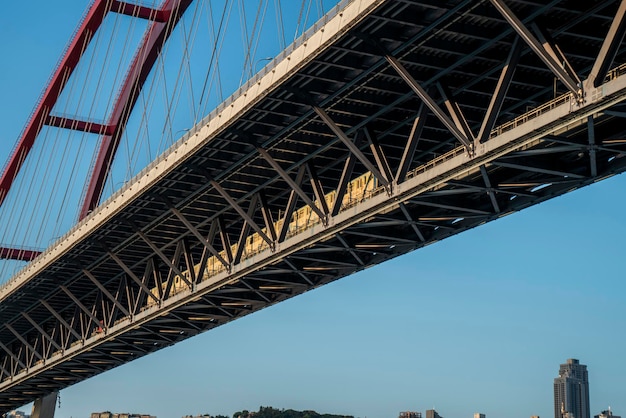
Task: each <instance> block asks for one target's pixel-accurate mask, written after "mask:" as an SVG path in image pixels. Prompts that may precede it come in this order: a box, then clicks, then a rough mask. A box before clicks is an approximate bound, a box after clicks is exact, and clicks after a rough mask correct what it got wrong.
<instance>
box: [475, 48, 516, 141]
mask: <svg viewBox="0 0 626 418" xmlns="http://www.w3.org/2000/svg"><path fill="white" fill-rule="evenodd" d="M521 50H522V48H521V45H520V42H519V38H515V41H514V42H513V46H512V47H511V51H509V55H508V57H507V59H506V62H505V63H504V67H503V68H502V72H501V73H500V78H499V79H498V83H497V84H496V89H495V92H494V94H493V95H492V96H491V100H490V101H489V106H488V107H487V112H486V113H485V118H484V119H483V123H482V125H481V126H480V131H479V132H478V136H477V137H476V139H477V140H478V142H480V143H482V142H485V141H486V140H488V139H489V135H490V134H491V130H492V129H493V127H494V126H495V124H496V120H497V119H498V115H499V114H500V109H501V108H502V104H503V103H504V99H505V98H506V94H507V92H508V90H509V86H510V85H511V81H512V80H513V75H514V74H515V68H516V67H517V64H518V63H519V58H520V54H521Z"/></svg>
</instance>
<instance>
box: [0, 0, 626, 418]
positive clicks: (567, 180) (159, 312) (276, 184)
mask: <svg viewBox="0 0 626 418" xmlns="http://www.w3.org/2000/svg"><path fill="white" fill-rule="evenodd" d="M441 3H442V2H441V1H438V0H432V1H408V0H407V1H403V0H388V1H383V0H362V1H353V2H349V3H347V4H346V5H345V9H343V10H342V11H341V12H339V13H336V14H333V15H332V16H328V17H327V18H326V19H325V21H324V22H323V24H320V25H319V26H318V27H316V28H314V30H313V31H311V32H310V33H308V34H307V35H306V36H305V37H304V38H303V39H300V40H299V41H298V42H296V43H295V44H294V45H292V46H291V47H289V48H288V49H287V50H286V51H285V52H284V53H283V55H282V56H281V57H279V58H278V59H277V60H276V62H275V63H274V65H273V66H270V67H269V68H267V69H266V70H265V71H264V73H262V74H260V75H259V76H258V77H256V78H254V79H252V80H251V81H250V82H249V83H247V84H246V85H245V86H244V87H243V88H242V89H241V90H240V91H238V92H237V93H236V94H235V95H234V96H233V97H231V98H230V99H229V100H228V101H226V102H225V103H224V104H223V105H221V106H220V107H219V108H218V109H216V110H215V111H214V112H213V113H212V114H210V115H209V116H208V117H207V118H206V119H205V120H204V121H203V122H202V123H201V124H200V125H199V126H197V127H196V128H195V130H193V131H191V132H189V133H188V134H187V135H186V136H185V137H183V138H181V140H180V141H179V142H178V143H177V144H176V145H175V146H174V147H173V148H172V149H170V151H168V153H167V154H166V155H163V156H162V157H160V158H159V159H158V160H157V161H155V162H154V163H153V164H152V165H151V166H149V167H148V168H147V169H145V170H144V171H143V172H142V173H140V175H139V176H138V177H137V178H136V179H135V180H134V181H133V182H132V183H131V184H129V185H128V186H127V187H125V188H124V189H123V190H121V191H120V192H118V193H117V194H115V195H114V196H112V197H111V198H110V199H109V200H108V201H107V202H105V203H104V204H103V205H101V207H100V208H98V209H97V210H96V211H95V212H94V213H92V214H91V215H90V216H88V217H87V218H86V219H85V220H84V221H83V222H81V223H80V224H79V225H77V226H76V227H75V228H74V229H73V230H72V231H70V233H69V234H68V235H67V236H65V237H64V238H62V239H61V240H59V241H58V242H57V243H56V244H55V245H54V246H53V247H51V248H50V249H48V250H47V251H46V252H44V253H43V254H42V255H41V256H39V257H38V258H37V259H35V260H34V261H33V262H32V263H31V264H29V266H28V267H27V268H26V269H25V270H24V271H23V272H22V273H20V274H19V275H18V276H16V277H15V278H14V279H13V280H12V281H11V282H9V283H8V284H7V285H6V286H5V287H4V288H3V289H2V290H1V291H0V301H1V303H0V316H1V318H2V322H3V323H2V328H1V334H0V380H1V382H0V391H1V392H2V393H0V411H6V410H10V409H12V408H14V407H16V406H20V405H23V404H25V403H27V402H28V401H30V400H32V399H35V398H38V397H41V396H42V395H44V394H46V393H49V392H52V391H54V390H58V389H60V388H63V387H66V386H68V385H71V384H73V383H76V382H78V381H81V380H83V379H85V378H87V377H89V376H92V375H95V374H98V373H101V372H103V371H105V370H108V369H110V368H112V367H115V366H118V365H120V364H124V363H126V362H128V361H131V360H133V359H135V358H138V357H140V356H143V355H145V354H148V353H151V352H153V351H156V350H158V349H160V348H163V347H166V346H169V345H172V344H174V343H176V342H178V341H180V340H183V339H185V338H188V337H190V336H193V335H195V334H198V333H200V332H203V331H206V330H209V329H211V328H214V327H216V326H219V325H221V324H223V323H225V322H228V321H231V320H233V319H236V318H239V317H241V316H243V315H246V314H248V313H251V312H254V311H255V310H258V309H261V308H263V307H265V306H268V305H271V304H274V303H277V302H280V301H282V300H284V299H287V298H289V297H292V296H294V295H297V294H300V293H302V292H305V291H307V290H309V289H311V288H314V287H317V286H320V285H323V284H326V283H328V282H330V281H333V280H336V279H338V278H341V277H344V276H346V275H349V274H352V273H354V272H356V271H359V270H362V269H365V268H367V267H369V266H372V265H374V264H377V263H380V262H382V261H385V260H387V259H390V258H393V257H396V256H398V255H401V254H404V253H406V252H408V251H411V250H414V249H417V248H420V247H423V246H425V245H428V244H431V243H433V242H436V241H438V240H441V239H443V238H446V237H448V236H451V235H453V234H457V233H459V232H462V231H464V230H466V229H469V228H472V227H475V226H478V225H480V224H482V223H485V222H488V221H491V220H494V219H497V218H499V217H501V216H504V215H506V214H509V213H512V212H514V211H518V210H520V209H523V208H525V207H528V206H530V205H533V204H536V203H539V202H541V201H544V200H546V199H549V198H552V197H555V196H558V195H560V194H563V193H566V192H568V191H571V190H574V189H576V188H579V187H582V186H585V185H588V184H590V183H593V182H594V181H597V180H599V179H602V178H605V177H608V176H610V175H613V174H615V173H619V172H622V171H623V170H624V169H625V167H626V161H625V159H624V158H623V155H624V151H625V150H626V139H625V137H624V124H623V120H622V117H623V116H625V115H626V113H624V109H623V101H624V99H625V98H626V76H624V75H622V74H623V72H624V70H623V69H622V68H620V67H619V66H618V64H619V63H621V62H624V61H625V58H626V53H625V51H624V48H622V47H621V41H622V38H623V31H624V29H623V27H624V25H623V18H624V7H623V5H622V4H620V2H617V1H588V2H584V4H581V3H583V2H578V1H576V2H575V1H552V2H549V3H547V4H546V3H545V2H538V1H537V2H532V1H531V2H529V1H523V2H522V1H514V0H506V1H502V0H491V1H450V2H445V5H441ZM609 68H615V69H614V70H612V71H608V69H609Z"/></svg>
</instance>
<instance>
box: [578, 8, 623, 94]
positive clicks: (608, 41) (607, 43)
mask: <svg viewBox="0 0 626 418" xmlns="http://www.w3.org/2000/svg"><path fill="white" fill-rule="evenodd" d="M625 33H626V0H622V1H621V2H620V5H619V8H618V10H617V13H615V17H614V18H613V22H612V23H611V27H610V28H609V32H608V33H607V35H606V37H605V38H604V42H603V43H602V47H601V48H600V52H599V53H598V57H597V58H596V60H595V62H594V63H593V67H592V68H591V71H590V72H589V76H587V80H586V81H585V83H586V84H587V85H589V86H593V87H598V86H600V85H601V84H602V83H603V82H604V77H606V75H607V73H608V72H609V69H610V68H611V66H612V65H613V62H614V61H615V56H616V55H617V52H618V51H619V47H620V46H621V44H622V40H623V39H624V34H625Z"/></svg>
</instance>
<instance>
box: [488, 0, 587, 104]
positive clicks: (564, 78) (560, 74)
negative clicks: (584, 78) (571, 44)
mask: <svg viewBox="0 0 626 418" xmlns="http://www.w3.org/2000/svg"><path fill="white" fill-rule="evenodd" d="M490 1H491V3H492V4H493V5H494V6H495V8H496V9H497V10H498V12H500V14H501V15H502V17H504V19H505V20H506V21H507V22H508V23H509V25H511V27H512V28H513V29H514V30H515V32H517V34H518V35H519V36H520V38H522V39H523V40H524V42H526V44H527V45H528V46H529V47H530V49H532V50H533V52H535V54H537V56H538V57H539V59H541V60H542V61H543V62H544V63H545V64H546V65H547V66H548V69H550V71H552V73H553V74H554V75H555V76H556V77H557V78H558V79H559V80H561V82H562V83H563V84H564V85H565V87H567V89H568V90H569V91H571V92H572V93H573V94H574V95H575V96H576V97H578V98H581V97H582V86H579V85H578V84H577V83H576V80H574V79H572V77H570V75H569V74H568V73H567V71H566V70H565V69H564V68H563V66H562V65H561V63H559V62H557V61H556V60H555V59H554V58H553V57H552V55H550V54H549V53H548V52H547V51H546V49H545V48H544V47H543V45H541V43H540V42H539V40H538V39H537V38H536V37H535V36H534V35H533V34H532V32H531V31H530V30H529V29H528V28H527V27H526V26H525V25H524V23H523V22H522V21H521V20H519V19H518V17H517V16H515V14H514V13H513V12H512V11H511V9H509V7H508V6H507V5H506V4H505V3H504V1H503V0H490Z"/></svg>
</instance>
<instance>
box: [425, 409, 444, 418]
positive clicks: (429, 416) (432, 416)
mask: <svg viewBox="0 0 626 418" xmlns="http://www.w3.org/2000/svg"><path fill="white" fill-rule="evenodd" d="M426 418H443V417H442V416H441V415H439V414H438V413H437V411H435V410H434V409H427V410H426Z"/></svg>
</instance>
